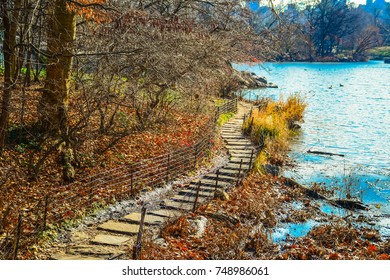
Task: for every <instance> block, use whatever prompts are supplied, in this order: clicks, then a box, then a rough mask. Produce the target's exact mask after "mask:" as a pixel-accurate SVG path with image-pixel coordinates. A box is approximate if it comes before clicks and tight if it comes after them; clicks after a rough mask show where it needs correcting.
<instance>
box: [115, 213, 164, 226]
mask: <svg viewBox="0 0 390 280" xmlns="http://www.w3.org/2000/svg"><path fill="white" fill-rule="evenodd" d="M119 220H120V221H122V222H125V223H132V224H139V223H140V221H141V213H139V212H134V213H131V214H129V215H126V216H124V217H123V218H120V219H119ZM144 221H145V224H146V225H161V224H162V223H164V222H165V221H166V219H165V218H164V217H159V216H155V215H149V214H146V215H145V220H144Z"/></svg>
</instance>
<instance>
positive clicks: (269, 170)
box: [263, 164, 280, 176]
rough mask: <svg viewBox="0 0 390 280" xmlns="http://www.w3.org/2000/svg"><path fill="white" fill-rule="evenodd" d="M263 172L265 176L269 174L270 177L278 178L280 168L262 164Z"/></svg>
mask: <svg viewBox="0 0 390 280" xmlns="http://www.w3.org/2000/svg"><path fill="white" fill-rule="evenodd" d="M263 168H264V171H265V172H266V173H267V174H270V175H272V176H279V174H280V167H279V166H276V165H272V164H264V165H263Z"/></svg>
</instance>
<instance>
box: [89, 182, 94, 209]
mask: <svg viewBox="0 0 390 280" xmlns="http://www.w3.org/2000/svg"><path fill="white" fill-rule="evenodd" d="M92 203H93V184H92V180H91V182H90V186H89V206H92Z"/></svg>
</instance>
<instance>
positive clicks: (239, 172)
mask: <svg viewBox="0 0 390 280" xmlns="http://www.w3.org/2000/svg"><path fill="white" fill-rule="evenodd" d="M241 168H242V159H241V161H240V169H239V170H238V174H237V182H236V186H237V185H238V182H239V181H240V176H241Z"/></svg>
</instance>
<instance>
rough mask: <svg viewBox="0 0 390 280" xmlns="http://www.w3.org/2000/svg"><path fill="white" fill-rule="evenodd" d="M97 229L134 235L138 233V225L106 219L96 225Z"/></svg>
mask: <svg viewBox="0 0 390 280" xmlns="http://www.w3.org/2000/svg"><path fill="white" fill-rule="evenodd" d="M98 229H101V230H105V231H109V232H115V233H121V234H126V235H136V234H138V231H139V226H138V225H133V224H128V223H122V222H116V221H108V222H105V223H103V224H101V225H100V226H98Z"/></svg>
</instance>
